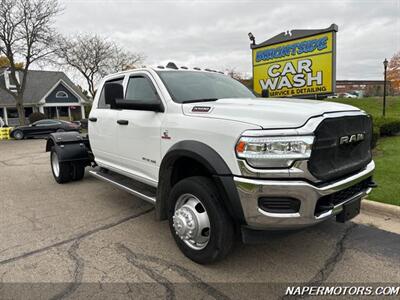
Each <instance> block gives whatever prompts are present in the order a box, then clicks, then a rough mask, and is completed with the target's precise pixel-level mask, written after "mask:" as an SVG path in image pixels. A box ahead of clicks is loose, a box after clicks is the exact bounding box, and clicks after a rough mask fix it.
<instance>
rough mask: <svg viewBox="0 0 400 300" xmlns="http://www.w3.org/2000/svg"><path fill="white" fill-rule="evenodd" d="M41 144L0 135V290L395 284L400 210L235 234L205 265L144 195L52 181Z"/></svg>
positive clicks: (85, 293) (222, 292)
mask: <svg viewBox="0 0 400 300" xmlns="http://www.w3.org/2000/svg"><path fill="white" fill-rule="evenodd" d="M44 144H45V142H44V141H43V140H24V141H0V170H1V173H0V176H1V177H0V298H1V299H7V298H8V299H15V298H17V299H18V298H30V299H36V298H41V299H49V298H51V299H63V298H71V299H72V298H73V299H76V298H90V297H93V298H102V299H130V298H135V299H138V298H139V299H148V298H157V299H164V298H167V299H175V298H177V299H180V298H189V299H191V298H205V299H212V298H215V299H243V298H246V299H251V298H256V297H263V298H265V299H267V298H268V299H274V298H280V297H282V296H283V295H284V293H285V290H286V287H287V286H293V285H298V284H306V285H341V286H343V285H349V284H350V285H351V284H353V285H377V284H378V285H383V286H386V285H388V286H399V285H400V284H399V283H400V235H399V233H400V221H399V220H398V219H395V218H391V217H387V216H380V215H374V214H368V215H366V214H364V213H363V214H362V215H360V216H358V217H357V218H356V219H355V221H354V222H348V223H346V224H340V223H336V222H334V221H328V222H325V223H323V224H320V225H318V226H315V227H312V228H308V229H305V230H302V231H298V232H292V233H290V234H282V235H271V237H270V240H269V242H268V243H266V244H262V245H242V244H241V243H239V242H238V243H237V245H236V247H235V249H234V251H233V252H232V253H231V255H230V256H229V257H228V258H227V259H225V260H224V261H222V262H219V263H217V264H214V265H209V266H201V265H197V264H195V263H193V262H191V261H190V260H188V259H187V258H186V257H185V256H183V255H182V254H181V252H180V251H179V250H178V248H177V247H176V246H175V243H174V241H173V239H172V237H171V235H170V232H169V228H168V224H167V222H161V223H160V222H156V221H155V218H154V209H153V208H152V207H151V206H150V205H149V204H147V203H145V202H143V201H141V200H139V199H136V198H134V197H133V196H132V195H130V194H128V193H126V192H123V191H120V190H118V189H115V188H114V187H112V186H110V185H108V184H106V183H103V182H100V181H98V180H97V179H95V178H92V177H90V176H89V175H88V174H86V175H85V178H84V180H83V181H80V182H74V183H69V184H65V185H59V184H57V183H56V182H55V181H54V180H53V178H52V175H51V170H50V167H49V155H48V153H45V152H44ZM377 224H378V225H377ZM376 226H379V228H378V227H376Z"/></svg>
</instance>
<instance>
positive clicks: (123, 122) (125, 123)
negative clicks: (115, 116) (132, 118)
mask: <svg viewBox="0 0 400 300" xmlns="http://www.w3.org/2000/svg"><path fill="white" fill-rule="evenodd" d="M117 123H118V124H119V125H128V123H129V122H128V120H118V121H117Z"/></svg>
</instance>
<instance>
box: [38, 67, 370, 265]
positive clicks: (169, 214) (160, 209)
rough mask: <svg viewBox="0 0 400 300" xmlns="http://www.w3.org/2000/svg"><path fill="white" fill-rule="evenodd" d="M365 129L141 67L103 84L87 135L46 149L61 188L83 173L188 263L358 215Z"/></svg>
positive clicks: (361, 119) (329, 112) (365, 175)
mask: <svg viewBox="0 0 400 300" xmlns="http://www.w3.org/2000/svg"><path fill="white" fill-rule="evenodd" d="M371 135H372V122H371V118H370V116H368V115H367V114H366V113H365V112H364V111H361V110H359V109H358V108H355V107H352V106H349V105H344V104H339V103H332V102H321V101H314V100H300V99H263V98H258V97H256V96H255V95H254V94H253V93H252V92H251V91H250V90H248V89H247V88H246V87H245V86H244V85H242V84H241V83H239V82H238V81H236V80H234V79H232V78H230V77H228V76H225V75H223V74H220V73H218V72H215V71H202V70H199V69H196V70H189V69H187V68H177V67H176V66H175V65H173V64H172V65H171V64H169V67H168V66H167V68H164V67H158V68H143V69H135V70H131V71H125V72H122V73H118V74H114V75H110V76H107V77H105V78H104V79H103V80H102V82H101V84H100V87H99V89H98V93H97V94H96V97H95V99H94V101H93V107H92V110H91V112H90V115H89V129H88V135H87V136H81V135H79V134H77V133H67V132H65V133H54V134H52V135H51V136H50V138H49V139H48V141H47V145H46V151H50V152H51V154H50V161H51V168H52V172H53V175H54V178H55V180H56V181H57V182H58V183H66V182H69V181H74V180H80V179H82V178H83V176H84V174H85V167H89V168H88V169H89V171H88V173H90V174H92V175H93V176H95V177H97V178H99V179H102V180H104V181H106V182H108V183H111V184H114V185H115V186H117V187H119V188H121V189H123V190H125V191H127V192H130V193H132V194H133V195H135V196H137V197H139V198H142V199H144V200H146V201H148V202H150V203H152V204H154V205H155V211H156V213H155V214H156V218H157V219H158V220H168V222H169V227H170V229H171V233H172V236H173V237H174V239H175V241H176V244H177V245H178V247H179V249H180V250H181V251H182V252H183V253H184V254H185V255H186V256H187V257H189V258H190V259H192V260H193V261H195V262H197V263H203V264H204V263H210V262H213V261H216V260H219V259H222V258H223V257H224V256H226V255H227V254H228V252H229V250H230V249H231V248H232V245H233V242H234V239H235V237H236V236H241V238H242V240H243V241H245V242H248V241H253V240H254V239H255V238H256V237H257V236H259V234H257V233H258V232H259V231H262V230H287V229H298V228H302V227H305V226H310V225H314V224H317V223H319V222H322V221H325V220H328V219H330V218H331V217H334V216H336V220H337V221H339V222H345V221H347V220H349V219H351V218H353V217H354V216H356V215H357V214H358V213H359V211H360V201H361V199H362V198H363V197H365V196H366V195H367V194H368V193H369V192H370V190H371V188H372V187H373V186H374V183H373V181H372V172H373V170H374V162H373V161H372V157H371V137H372V136H371Z"/></svg>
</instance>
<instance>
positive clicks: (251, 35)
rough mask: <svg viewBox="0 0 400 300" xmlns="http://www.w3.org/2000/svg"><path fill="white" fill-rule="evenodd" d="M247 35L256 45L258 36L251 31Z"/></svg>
mask: <svg viewBox="0 0 400 300" xmlns="http://www.w3.org/2000/svg"><path fill="white" fill-rule="evenodd" d="M247 35H248V36H249V39H250V41H251V43H252V44H253V45H255V44H256V38H255V37H254V35H253V34H252V33H251V32H249V33H248V34H247Z"/></svg>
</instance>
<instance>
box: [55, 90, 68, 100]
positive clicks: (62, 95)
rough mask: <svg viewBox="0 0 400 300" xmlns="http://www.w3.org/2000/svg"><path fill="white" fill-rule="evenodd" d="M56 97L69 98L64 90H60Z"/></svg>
mask: <svg viewBox="0 0 400 300" xmlns="http://www.w3.org/2000/svg"><path fill="white" fill-rule="evenodd" d="M56 98H68V94H67V93H66V92H64V91H58V92H57V93H56Z"/></svg>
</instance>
